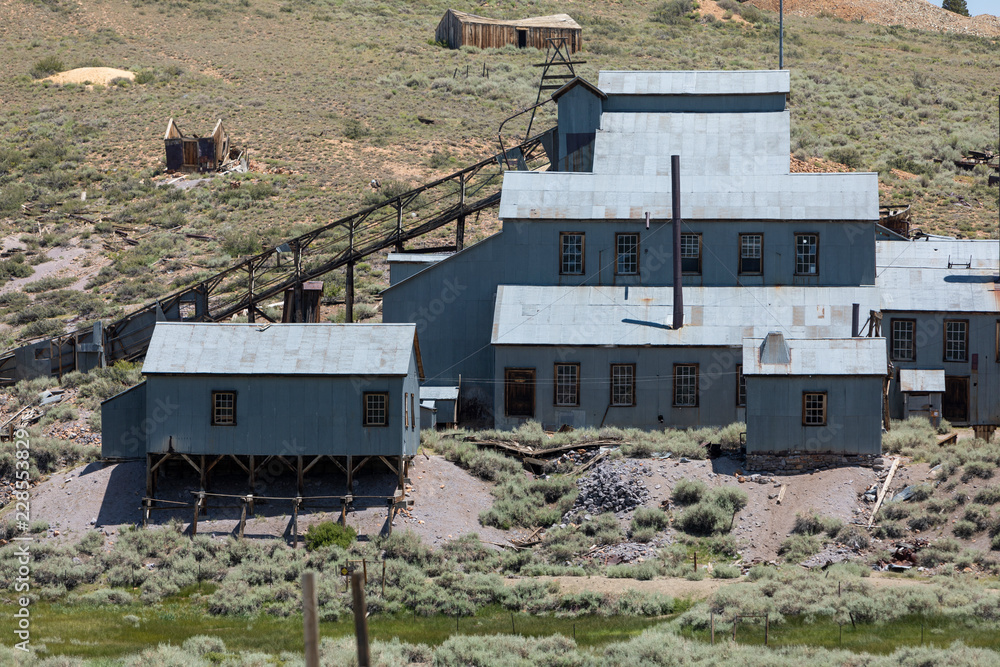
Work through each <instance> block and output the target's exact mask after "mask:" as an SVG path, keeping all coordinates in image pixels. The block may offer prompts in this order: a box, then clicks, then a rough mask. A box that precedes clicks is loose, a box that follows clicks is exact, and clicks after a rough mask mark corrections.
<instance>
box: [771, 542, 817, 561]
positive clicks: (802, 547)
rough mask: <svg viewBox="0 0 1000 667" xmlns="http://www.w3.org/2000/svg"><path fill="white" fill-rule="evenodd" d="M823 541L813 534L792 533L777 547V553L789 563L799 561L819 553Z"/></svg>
mask: <svg viewBox="0 0 1000 667" xmlns="http://www.w3.org/2000/svg"><path fill="white" fill-rule="evenodd" d="M822 548H823V543H822V542H820V540H819V538H818V537H816V536H814V535H792V536H791V537H789V538H788V539H786V540H785V541H784V542H782V543H781V546H780V547H778V555H780V556H784V558H785V560H786V561H787V562H789V563H799V562H801V561H804V560H805V559H807V558H809V557H810V556H812V555H813V554H816V553H819V551H820V550H821V549H822Z"/></svg>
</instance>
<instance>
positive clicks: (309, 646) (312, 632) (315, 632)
mask: <svg viewBox="0 0 1000 667" xmlns="http://www.w3.org/2000/svg"><path fill="white" fill-rule="evenodd" d="M318 607H319V605H318V603H317V598H316V573H315V572H303V573H302V622H303V624H304V626H305V627H304V634H305V653H306V667H319V611H318Z"/></svg>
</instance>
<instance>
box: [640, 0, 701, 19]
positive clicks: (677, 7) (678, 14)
mask: <svg viewBox="0 0 1000 667" xmlns="http://www.w3.org/2000/svg"><path fill="white" fill-rule="evenodd" d="M694 8H695V4H694V2H693V0H667V1H666V2H662V3H660V4H659V5H657V6H656V7H655V8H653V15H652V17H651V20H653V21H655V22H657V23H666V24H668V25H677V24H680V23H683V22H684V21H685V19H688V18H690V16H691V13H692V12H693V11H694Z"/></svg>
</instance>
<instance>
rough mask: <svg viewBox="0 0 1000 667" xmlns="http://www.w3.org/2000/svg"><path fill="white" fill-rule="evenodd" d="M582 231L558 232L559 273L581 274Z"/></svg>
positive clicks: (582, 264)
mask: <svg viewBox="0 0 1000 667" xmlns="http://www.w3.org/2000/svg"><path fill="white" fill-rule="evenodd" d="M583 249H584V234H583V232H561V233H560V234H559V273H561V274H563V275H569V276H579V275H583V269H584V263H583Z"/></svg>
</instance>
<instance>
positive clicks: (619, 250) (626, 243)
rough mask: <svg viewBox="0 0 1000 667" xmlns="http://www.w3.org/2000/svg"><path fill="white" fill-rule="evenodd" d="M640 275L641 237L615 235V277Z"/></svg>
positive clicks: (635, 235)
mask: <svg viewBox="0 0 1000 667" xmlns="http://www.w3.org/2000/svg"><path fill="white" fill-rule="evenodd" d="M638 273H639V235H638V234H615V275H619V276H634V275H636V274H638Z"/></svg>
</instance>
